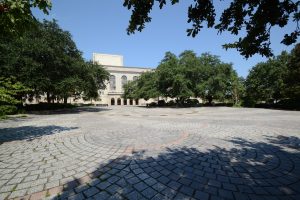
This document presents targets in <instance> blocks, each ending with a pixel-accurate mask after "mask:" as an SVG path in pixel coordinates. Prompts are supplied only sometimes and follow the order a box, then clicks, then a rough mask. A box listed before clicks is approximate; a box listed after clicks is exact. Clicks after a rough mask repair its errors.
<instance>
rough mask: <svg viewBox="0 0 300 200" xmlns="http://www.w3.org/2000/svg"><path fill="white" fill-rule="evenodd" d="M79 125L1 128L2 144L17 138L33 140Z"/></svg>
mask: <svg viewBox="0 0 300 200" xmlns="http://www.w3.org/2000/svg"><path fill="white" fill-rule="evenodd" d="M77 128H78V127H62V126H54V125H53V126H21V127H12V128H0V144H1V143H3V142H9V141H15V140H27V141H31V140H34V139H37V138H40V137H42V136H45V135H52V134H55V133H60V132H62V131H69V130H73V129H77Z"/></svg>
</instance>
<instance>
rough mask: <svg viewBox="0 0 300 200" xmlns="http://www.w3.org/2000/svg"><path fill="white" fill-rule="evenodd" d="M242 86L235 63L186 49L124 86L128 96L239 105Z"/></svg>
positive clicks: (168, 54) (164, 59)
mask: <svg viewBox="0 0 300 200" xmlns="http://www.w3.org/2000/svg"><path fill="white" fill-rule="evenodd" d="M242 88H243V84H242V83H241V82H240V78H239V77H238V75H237V73H236V72H235V70H234V69H233V68H232V64H230V63H224V62H222V61H221V60H220V59H219V57H217V56H214V55H211V54H209V53H204V54H202V55H201V56H197V55H196V54H195V53H194V52H193V51H190V50H187V51H184V52H182V53H181V54H180V55H179V56H176V55H175V54H173V53H171V52H166V54H165V57H164V58H163V59H162V61H161V62H160V64H159V65H158V67H157V69H156V70H155V71H153V72H146V73H144V74H142V75H141V77H140V78H139V79H138V80H136V81H133V82H130V83H128V84H127V85H126V86H125V94H124V95H125V97H129V98H144V99H145V100H148V99H149V98H156V97H166V98H167V97H169V98H172V99H176V102H177V104H185V103H186V102H187V100H188V99H189V98H190V97H195V98H197V97H201V98H202V99H204V100H207V101H208V102H209V103H210V104H211V103H212V101H213V100H217V101H226V100H227V101H231V102H234V103H238V102H239V100H240V97H241V92H242Z"/></svg>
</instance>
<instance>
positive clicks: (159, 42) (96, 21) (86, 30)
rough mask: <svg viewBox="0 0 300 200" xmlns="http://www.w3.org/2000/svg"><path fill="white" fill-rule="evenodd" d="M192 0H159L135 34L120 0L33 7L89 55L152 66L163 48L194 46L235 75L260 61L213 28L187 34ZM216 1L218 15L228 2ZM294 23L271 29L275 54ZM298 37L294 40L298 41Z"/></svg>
mask: <svg viewBox="0 0 300 200" xmlns="http://www.w3.org/2000/svg"><path fill="white" fill-rule="evenodd" d="M191 2H193V1H186V0H185V1H180V3H179V4H176V5H173V6H170V5H167V6H165V8H164V9H163V10H160V9H159V8H158V5H156V6H155V8H154V9H153V10H152V12H151V17H152V22H151V23H149V24H147V25H146V28H145V29H144V30H143V31H142V32H141V33H140V32H137V33H136V34H134V35H127V33H126V28H127V25H128V22H129V18H130V13H131V12H130V11H128V10H127V9H126V8H125V7H123V6H122V5H123V1H122V0H113V1H112V0H101V1H99V0H88V1H87V0H85V1H84V0H72V1H71V0H53V1H52V4H53V6H52V9H51V11H50V14H49V16H46V15H44V14H43V13H41V12H40V11H39V10H36V9H34V11H33V13H34V15H35V16H36V17H37V18H39V19H44V18H46V19H52V18H54V19H57V20H58V24H59V25H60V26H61V27H62V28H63V29H64V30H68V31H69V32H70V33H71V34H72V36H73V39H74V41H75V42H76V44H77V47H78V49H80V50H81V51H82V52H83V56H84V58H85V59H87V60H90V59H91V58H92V53H93V52H98V53H106V54H120V55H123V56H124V64H125V66H133V67H139V66H140V67H151V68H155V67H156V66H157V65H158V63H159V62H160V61H161V59H162V58H163V57H164V54H165V52H166V51H171V52H173V53H175V54H176V55H178V54H180V53H181V52H182V51H184V50H193V51H195V52H196V53H197V54H198V55H200V54H201V53H204V52H210V53H211V54H214V55H218V56H220V58H221V60H222V61H224V62H231V63H233V67H234V69H235V70H236V71H237V72H238V74H239V75H240V76H244V77H245V76H247V74H248V71H249V69H250V68H251V67H252V66H254V65H255V64H256V63H258V62H261V61H265V60H266V58H264V57H261V56H259V55H256V56H253V57H251V58H249V59H248V60H247V59H245V58H243V57H242V56H241V55H240V54H239V53H238V52H237V51H236V50H233V49H232V50H227V51H226V50H225V49H223V48H222V44H224V43H227V42H233V41H235V40H236V39H237V37H236V36H232V35H230V34H229V33H222V34H221V35H218V34H217V31H216V30H213V29H202V31H201V32H200V34H198V36H197V37H196V38H192V37H187V36H186V29H187V28H189V27H190V24H188V23H187V8H188V6H189V4H191ZM215 2H218V5H217V7H216V11H217V14H220V12H221V10H222V8H223V7H224V6H226V4H227V3H228V1H225V2H224V1H215ZM294 27H295V25H294V24H292V23H290V24H288V26H287V27H286V28H285V29H279V28H274V29H272V32H271V33H272V35H271V42H272V45H271V47H272V49H273V50H274V53H275V55H277V54H279V53H280V52H281V51H282V50H287V51H290V50H291V49H292V47H293V45H292V46H289V47H287V46H285V45H282V44H280V41H281V39H282V37H283V35H284V33H285V32H290V31H292V30H293V29H294ZM298 42H299V41H298Z"/></svg>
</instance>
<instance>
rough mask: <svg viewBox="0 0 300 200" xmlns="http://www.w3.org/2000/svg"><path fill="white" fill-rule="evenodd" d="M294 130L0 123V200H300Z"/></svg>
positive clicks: (168, 116) (285, 120) (236, 122)
mask: <svg viewBox="0 0 300 200" xmlns="http://www.w3.org/2000/svg"><path fill="white" fill-rule="evenodd" d="M93 109H94V110H93ZM299 122H300V112H287V111H273V110H264V109H235V108H190V109H188V108H187V109H167V108H166V109H147V108H139V107H110V108H108V109H100V108H91V109H89V110H88V111H81V112H72V113H58V114H52V115H30V116H29V117H28V118H26V119H15V120H8V121H3V122H1V123H0V199H14V198H20V199H89V198H90V199H201V200H202V199H210V200H212V199H271V198H274V199H300V150H299V149H300V148H299V146H298V144H300V143H299V141H300V139H299V133H300V123H299Z"/></svg>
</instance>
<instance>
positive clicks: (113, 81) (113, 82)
mask: <svg viewBox="0 0 300 200" xmlns="http://www.w3.org/2000/svg"><path fill="white" fill-rule="evenodd" d="M109 87H110V90H116V77H115V76H114V75H110V77H109Z"/></svg>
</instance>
